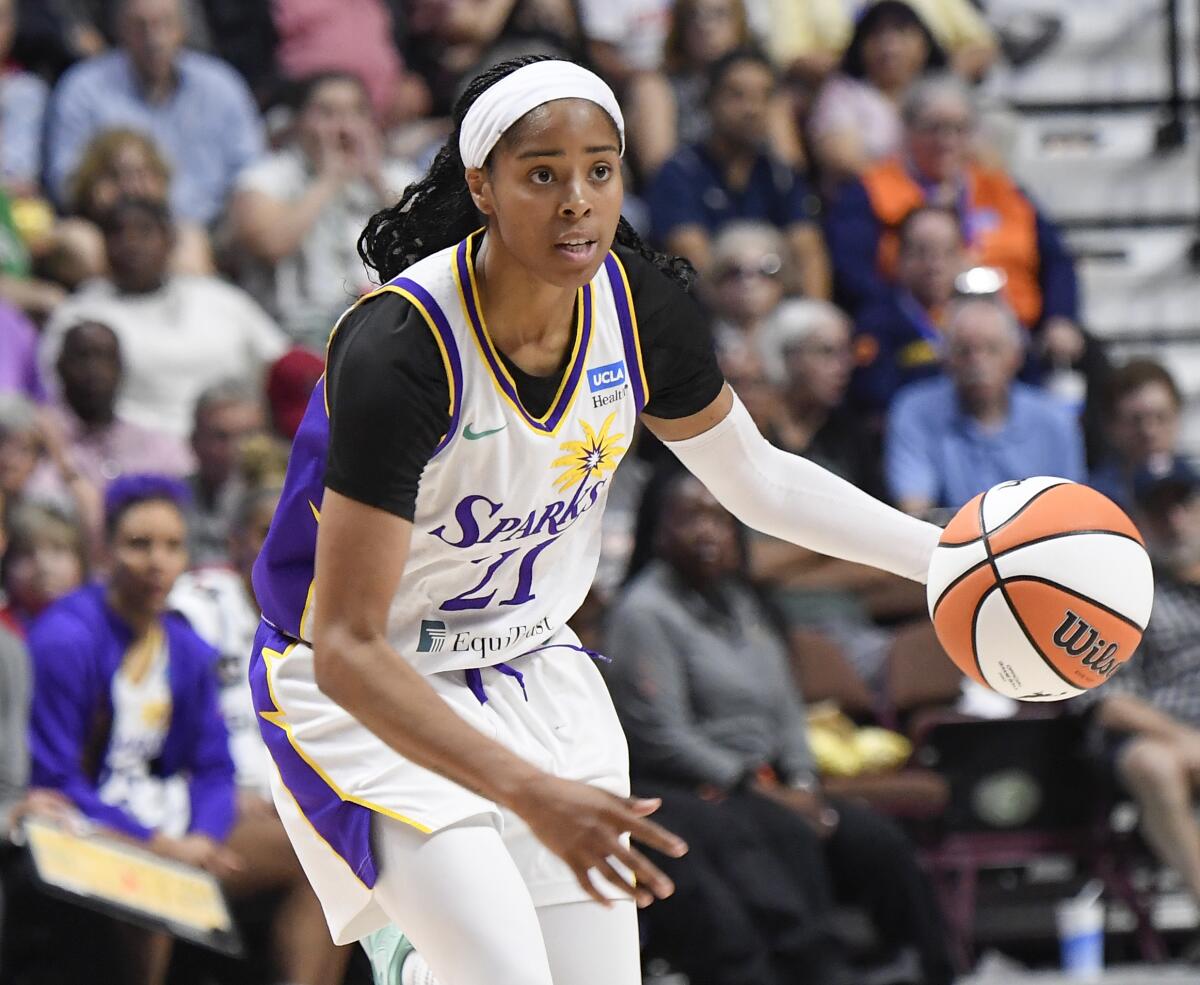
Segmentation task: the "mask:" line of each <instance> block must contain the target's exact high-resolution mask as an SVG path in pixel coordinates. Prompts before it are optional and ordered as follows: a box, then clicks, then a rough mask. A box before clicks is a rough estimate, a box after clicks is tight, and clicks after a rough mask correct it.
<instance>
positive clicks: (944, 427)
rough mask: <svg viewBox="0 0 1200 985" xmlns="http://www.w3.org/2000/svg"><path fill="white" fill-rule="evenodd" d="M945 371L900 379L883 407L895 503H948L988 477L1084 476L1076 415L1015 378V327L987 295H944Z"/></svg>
mask: <svg viewBox="0 0 1200 985" xmlns="http://www.w3.org/2000/svg"><path fill="white" fill-rule="evenodd" d="M944 338H945V342H944V345H945V372H944V375H942V376H939V377H936V378H934V379H931V380H924V381H922V382H920V383H914V384H912V385H911V386H908V387H905V388H904V389H903V390H901V391H900V393H899V394H898V395H897V397H896V400H895V402H894V403H893V404H892V410H891V414H890V415H889V417H888V422H887V432H886V436H885V440H884V470H885V477H886V480H887V486H888V491H889V493H890V494H891V498H892V500H893V501H894V502H895V503H896V505H897V506H899V507H900V508H901V509H903V510H905V511H906V512H909V513H913V514H923V513H925V512H927V511H928V510H930V509H932V508H935V507H943V508H949V509H957V508H958V507H960V506H962V505H963V504H964V503H966V502H967V500H969V499H970V498H971V497H972V496H974V495H976V494H977V493H981V492H983V491H984V490H986V489H989V488H990V487H991V486H993V485H995V484H996V483H998V482H1004V481H1006V480H1009V479H1023V478H1026V477H1028V476H1031V475H1061V476H1063V477H1064V478H1067V479H1074V480H1076V481H1081V482H1082V481H1084V479H1085V469H1084V454H1083V437H1082V435H1081V434H1080V430H1079V424H1078V422H1077V421H1076V419H1075V418H1074V417H1073V416H1072V415H1071V413H1070V412H1069V411H1068V410H1067V409H1066V408H1064V407H1063V405H1062V404H1061V403H1060V402H1058V401H1057V400H1055V399H1054V398H1053V397H1052V396H1050V395H1049V394H1046V393H1044V392H1042V391H1041V390H1038V389H1036V388H1035V387H1031V386H1028V385H1026V384H1024V383H1019V382H1017V381H1016V376H1017V372H1018V370H1019V369H1020V368H1021V364H1022V362H1023V360H1024V341H1025V331H1024V329H1023V328H1022V327H1021V325H1020V324H1019V323H1018V322H1017V320H1016V317H1015V316H1014V315H1013V313H1012V311H1011V309H1009V307H1008V306H1007V305H1006V304H1005V302H1004V301H1003V300H1001V299H1000V298H999V297H998V296H996V295H975V296H971V297H967V298H962V299H959V300H957V301H955V302H953V303H952V304H951V307H950V312H949V315H948V319H947V322H946V327H945V329H944Z"/></svg>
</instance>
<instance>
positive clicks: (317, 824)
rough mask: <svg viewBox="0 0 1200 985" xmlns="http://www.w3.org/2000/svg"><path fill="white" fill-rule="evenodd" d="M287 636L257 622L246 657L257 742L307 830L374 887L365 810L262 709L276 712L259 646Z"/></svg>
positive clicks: (283, 641) (283, 645) (282, 643)
mask: <svg viewBox="0 0 1200 985" xmlns="http://www.w3.org/2000/svg"><path fill="white" fill-rule="evenodd" d="M292 642H293V641H292V640H290V639H289V638H288V637H286V636H284V635H283V634H282V633H280V632H278V631H277V630H276V629H275V628H274V627H273V626H271V625H269V624H268V623H265V622H263V623H260V624H259V627H258V632H257V633H256V634H255V635H254V652H253V654H252V655H251V658H250V691H251V693H252V694H253V697H254V710H255V711H256V712H257V713H258V725H259V729H260V730H261V732H262V737H263V741H264V742H266V744H267V749H268V750H269V751H270V753H271V758H272V759H274V760H275V765H276V766H277V767H278V768H279V776H280V778H281V779H282V780H283V785H284V786H285V787H287V789H288V791H289V792H290V793H291V795H292V797H293V798H294V799H295V801H296V805H297V806H298V807H299V808H300V810H301V812H302V813H303V814H304V816H305V817H306V818H307V819H308V822H309V824H311V825H312V826H313V830H315V831H316V832H317V834H318V835H320V836H321V838H322V839H323V840H324V841H325V842H326V844H328V845H329V847H330V848H332V849H333V851H334V852H336V853H337V854H338V855H340V856H341V857H342V859H343V860H344V861H345V862H346V864H347V865H348V866H349V867H350V871H351V872H353V873H354V875H355V876H356V877H357V878H358V880H359V881H360V882H361V883H362V884H363V885H364V886H366V887H367V888H368V889H373V888H374V887H375V880H376V879H377V878H378V870H377V868H376V866H375V857H374V855H373V854H372V852H371V813H372V812H371V810H370V809H369V808H366V807H363V806H361V805H359V804H352V803H350V802H348V801H345V800H342V799H341V797H339V796H338V794H337V792H336V791H335V790H334V789H333V788H332V787H330V786H329V784H328V783H326V782H325V781H324V780H323V779H321V777H320V775H319V774H318V773H317V771H316V770H314V769H313V768H312V767H311V766H310V765H309V764H308V763H307V762H305V760H304V758H303V757H302V756H301V755H300V753H299V752H297V751H296V748H295V747H294V746H293V745H292V743H291V741H290V740H289V738H288V734H287V732H286V731H285V730H284V728H283V726H282V725H281V724H278V723H277V722H276V721H273V720H271V719H269V718H264V717H263V714H264V713H266V714H268V715H269V714H271V713H278V712H279V709H278V708H276V707H275V703H274V701H272V700H271V692H270V689H269V688H268V686H267V663H266V660H265V659H264V657H263V655H262V651H263V647H267V648H268V649H271V650H276V651H279V652H281V653H282V652H283V651H284V650H286V649H287V648H288V646H290V645H291V644H292Z"/></svg>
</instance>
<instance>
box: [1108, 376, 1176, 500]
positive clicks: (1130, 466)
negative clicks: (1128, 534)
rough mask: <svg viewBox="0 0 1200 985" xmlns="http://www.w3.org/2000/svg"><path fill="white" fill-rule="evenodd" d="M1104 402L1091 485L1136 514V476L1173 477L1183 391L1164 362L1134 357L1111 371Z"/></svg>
mask: <svg viewBox="0 0 1200 985" xmlns="http://www.w3.org/2000/svg"><path fill="white" fill-rule="evenodd" d="M1102 406H1103V412H1102V413H1103V418H1104V421H1103V423H1104V432H1105V433H1104V437H1105V447H1104V454H1103V455H1102V456H1101V459H1100V461H1099V463H1098V464H1097V465H1096V467H1095V468H1094V469H1093V470H1092V476H1091V485H1092V487H1093V488H1095V489H1098V490H1100V492H1102V493H1104V495H1105V496H1107V497H1108V498H1109V499H1111V500H1112V501H1113V502H1115V503H1116V504H1117V505H1118V506H1120V507H1121V508H1122V509H1123V510H1125V511H1126V512H1132V511H1133V510H1134V508H1135V506H1136V503H1135V501H1134V494H1133V492H1134V490H1133V479H1134V476H1135V475H1137V474H1138V472H1139V471H1143V472H1146V473H1147V474H1149V475H1157V476H1165V475H1169V474H1171V472H1172V471H1173V470H1174V469H1175V468H1176V467H1177V465H1178V463H1179V462H1180V460H1181V459H1180V457H1179V432H1180V428H1181V427H1182V418H1183V393H1182V391H1181V390H1180V389H1179V384H1178V383H1176V382H1175V378H1174V377H1173V376H1171V374H1170V373H1169V372H1168V371H1167V370H1166V368H1165V367H1163V366H1162V365H1161V364H1160V363H1157V362H1155V361H1154V360H1152V359H1131V360H1129V361H1128V362H1127V363H1125V364H1124V365H1121V366H1118V367H1117V368H1116V369H1114V370H1113V372H1112V375H1111V376H1110V377H1109V379H1108V383H1107V386H1106V387H1105V394H1104V400H1103V404H1102Z"/></svg>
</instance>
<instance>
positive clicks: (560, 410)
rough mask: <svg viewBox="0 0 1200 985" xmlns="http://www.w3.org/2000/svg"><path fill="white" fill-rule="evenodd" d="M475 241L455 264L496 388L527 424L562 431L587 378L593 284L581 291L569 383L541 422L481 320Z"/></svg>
mask: <svg viewBox="0 0 1200 985" xmlns="http://www.w3.org/2000/svg"><path fill="white" fill-rule="evenodd" d="M471 239H472V237H467V239H465V240H463V241H462V242H461V243H460V244H459V245H458V249H457V251H456V252H455V262H456V263H457V265H458V278H459V284H460V288H461V293H462V297H463V304H464V306H465V307H466V309H467V318H468V319H469V320H470V322H471V329H472V331H474V333H475V338H476V340H477V341H478V342H479V349H480V351H481V352H482V353H483V358H484V360H485V361H486V363H487V365H488V368H489V369H490V370H491V374H492V378H493V379H494V380H495V381H496V386H497V387H499V388H500V391H501V393H503V394H504V396H505V397H507V398H508V402H509V403H510V404H512V405H513V407H515V408H516V409H517V411H518V413H520V415H521V416H522V417H523V418H524V419H525V422H526V423H527V424H528V425H529V426H530V427H531V428H534V429H535V430H537V431H542V432H544V433H546V434H553V433H554V432H555V431H556V430H558V425H559V422H560V421H561V420H562V418H563V415H564V414H566V412H567V408H568V407H570V406H571V401H572V400H573V399H574V397H575V391H576V390H577V389H578V387H579V379H580V377H581V376H582V375H583V364H584V363H585V362H586V361H587V354H588V344H589V342H590V341H591V338H592V285H591V284H585V285H584V286H583V287H582V288H581V289H580V302H579V303H580V306H581V317H580V323H581V324H580V328H579V338H578V339H577V348H576V351H575V359H574V361H573V363H572V365H571V369H570V371H569V372H568V374H567V378H566V381H565V383H564V385H563V387H562V389H561V391H560V392H559V394H558V399H557V400H555V402H554V406H553V407H551V409H550V412H549V413H548V414H547V415H546V417H545V418H544V419H542V420H538V419H537V418H536V417H534V416H532V415H531V414H530V413H529V412H528V411H527V410H525V408H524V406H523V405H522V404H521V398H520V397H519V396H518V395H517V391H516V387H514V386H513V382H512V379H511V378H510V377H509V374H508V371H507V370H506V369H505V368H504V366H503V365H502V364H501V363H500V361H499V359H498V358H497V357H496V354H495V348H494V346H493V345H492V342H491V339H490V338H489V337H488V334H487V330H486V329H485V328H484V326H483V321H482V319H481V318H480V315H479V308H478V306H477V305H476V304H475V277H474V271H473V270H472V269H471V264H470V251H471Z"/></svg>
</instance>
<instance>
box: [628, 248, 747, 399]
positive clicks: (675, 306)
mask: <svg viewBox="0 0 1200 985" xmlns="http://www.w3.org/2000/svg"><path fill="white" fill-rule="evenodd" d="M616 252H617V256H618V257H619V258H620V260H621V263H622V264H623V265H624V267H625V273H626V275H627V276H628V277H629V289H630V291H631V292H632V293H633V306H634V309H635V311H636V312H637V320H638V335H639V336H640V338H641V344H642V362H643V363H644V365H645V367H646V382H647V384H648V386H649V389H650V399H649V401H648V402H647V404H646V406H645V412H646V413H647V414H649V415H650V416H651V417H661V418H667V419H674V418H679V417H687V416H689V415H691V414H697V413H699V412H700V411H702V410H703V409H704V408H705V407H707V406H708V405H709V404H710V403H712V402H713V401H714V400H716V399H717V396H718V395H719V394H720V392H721V387H722V386H723V385H724V383H725V377H724V375H723V374H722V373H721V367H720V366H718V365H717V356H716V352H715V350H714V348H713V337H712V327H711V324H710V319H709V317H708V314H707V313H706V312H705V311H704V309H703V308H702V307H700V305H699V304H697V303H696V300H695V298H693V297H692V296H691V295H690V294H689V293H688V292H687V291H685V290H684V289H683V287H682V286H681V285H680V284H678V283H677V282H676V281H674V280H672V279H671V278H670V277H668V276H667V275H666V274H664V273H663V272H662V271H660V270H659V269H658V268H657V267H655V266H654V265H653V264H652V263H650V261H649V260H647V259H645V258H644V257H642V256H641V255H639V254H637V253H633V252H632V251H630V250H625V249H621V248H618V249H617V251H616Z"/></svg>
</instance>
